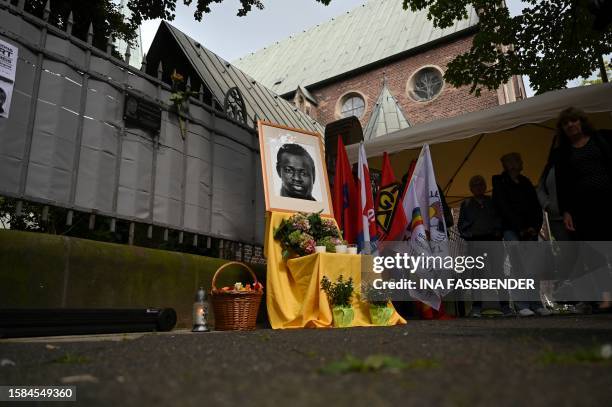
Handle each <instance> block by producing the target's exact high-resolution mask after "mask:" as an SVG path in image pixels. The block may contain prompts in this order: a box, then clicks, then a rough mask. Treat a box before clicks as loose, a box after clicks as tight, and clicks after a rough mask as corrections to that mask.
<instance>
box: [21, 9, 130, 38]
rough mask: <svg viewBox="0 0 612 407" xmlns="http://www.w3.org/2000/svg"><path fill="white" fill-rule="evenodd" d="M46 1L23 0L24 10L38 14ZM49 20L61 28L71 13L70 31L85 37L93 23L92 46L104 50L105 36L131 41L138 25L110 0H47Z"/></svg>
mask: <svg viewBox="0 0 612 407" xmlns="http://www.w3.org/2000/svg"><path fill="white" fill-rule="evenodd" d="M46 3H47V0H27V1H26V3H25V10H26V11H27V12H29V13H31V14H34V15H37V16H39V17H40V16H42V15H43V10H44V8H45V5H46ZM50 8H51V13H50V15H49V22H50V23H51V24H53V25H55V26H57V27H59V28H61V29H65V28H66V25H67V23H68V16H69V15H70V12H72V13H73V17H72V18H73V21H74V23H73V26H72V34H73V35H74V36H76V37H77V38H80V39H82V40H83V41H85V40H87V31H88V30H89V25H90V23H91V25H92V26H93V34H94V36H93V45H94V46H95V47H97V48H99V49H102V50H106V45H107V42H108V38H111V37H112V38H114V39H123V40H125V41H127V42H132V41H133V40H134V38H135V37H136V28H138V24H136V23H135V22H134V21H130V20H129V19H126V18H124V16H123V15H122V14H121V10H120V9H119V6H118V5H117V4H115V2H113V1H111V0H88V1H83V0H51V2H50Z"/></svg>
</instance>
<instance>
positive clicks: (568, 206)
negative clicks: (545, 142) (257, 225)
mask: <svg viewBox="0 0 612 407" xmlns="http://www.w3.org/2000/svg"><path fill="white" fill-rule="evenodd" d="M557 136H558V140H559V157H558V160H557V162H556V166H555V168H556V187H557V199H558V204H559V211H560V213H561V214H562V215H563V224H564V226H565V228H566V229H567V230H568V231H569V232H570V235H571V238H572V239H573V240H577V241H610V240H612V217H610V215H609V214H608V213H607V212H606V211H605V209H606V208H607V207H608V206H609V204H610V201H611V200H612V131H610V130H599V131H597V130H595V129H594V128H593V126H592V125H591V123H589V120H588V119H587V117H586V114H585V113H584V112H583V111H581V110H579V109H576V108H573V107H569V108H567V109H565V110H563V111H562V112H561V113H560V114H559V119H558V120H557ZM602 296H603V302H602V303H600V304H599V308H600V310H606V311H610V309H611V295H610V292H609V291H607V290H605V291H604V292H603V293H602Z"/></svg>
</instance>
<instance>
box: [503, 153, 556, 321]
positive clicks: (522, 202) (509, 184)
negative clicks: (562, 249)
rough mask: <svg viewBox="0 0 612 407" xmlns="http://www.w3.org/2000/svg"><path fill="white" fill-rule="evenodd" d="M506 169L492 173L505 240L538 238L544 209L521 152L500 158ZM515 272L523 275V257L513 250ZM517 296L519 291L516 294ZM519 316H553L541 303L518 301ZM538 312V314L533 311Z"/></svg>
mask: <svg viewBox="0 0 612 407" xmlns="http://www.w3.org/2000/svg"><path fill="white" fill-rule="evenodd" d="M501 163H502V165H503V168H504V171H503V172H502V173H501V174H500V175H494V176H493V202H494V203H495V206H496V208H497V210H498V212H499V214H500V216H501V220H502V230H503V237H504V240H508V241H511V240H523V241H530V240H531V241H537V240H538V233H539V231H540V229H541V228H542V221H543V215H542V208H541V207H540V202H539V201H538V195H537V193H536V190H535V188H534V186H533V184H532V183H531V181H530V180H529V178H527V177H525V176H524V175H521V172H522V171H523V160H522V158H521V155H520V154H519V153H509V154H506V155H504V156H502V157H501ZM510 260H511V263H512V265H513V267H514V268H515V273H517V274H520V273H521V271H520V269H519V267H520V258H519V256H518V254H517V253H515V252H511V256H510ZM517 295H518V293H517ZM515 305H516V307H517V309H518V313H519V315H520V316H523V317H527V316H532V315H535V313H538V314H539V315H542V316H544V315H550V314H551V313H550V311H548V310H547V309H546V308H544V307H543V306H542V303H541V302H538V301H532V302H525V301H515ZM534 311H535V313H534Z"/></svg>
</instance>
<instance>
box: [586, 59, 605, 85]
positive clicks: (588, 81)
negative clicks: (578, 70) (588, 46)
mask: <svg viewBox="0 0 612 407" xmlns="http://www.w3.org/2000/svg"><path fill="white" fill-rule="evenodd" d="M604 64H605V66H606V73H607V75H608V79H610V78H612V63H611V62H610V61H605V62H604ZM602 82H603V80H602V78H601V71H599V73H598V74H597V75H596V77H595V79H583V80H582V83H581V85H582V86H586V85H597V84H598V83H602Z"/></svg>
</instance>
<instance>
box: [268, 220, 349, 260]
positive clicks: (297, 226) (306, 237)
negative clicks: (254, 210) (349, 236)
mask: <svg viewBox="0 0 612 407" xmlns="http://www.w3.org/2000/svg"><path fill="white" fill-rule="evenodd" d="M274 239H275V240H278V241H279V242H280V244H281V246H282V248H283V258H284V259H288V258H289V257H290V256H292V255H297V256H305V255H308V254H312V253H314V252H315V246H316V245H317V242H319V243H320V245H321V246H323V245H324V246H326V247H327V248H328V250H329V248H330V246H328V243H329V244H330V245H331V242H332V240H330V239H337V240H339V241H341V240H342V238H341V236H340V231H339V230H338V228H337V227H336V224H335V222H334V221H333V219H328V218H322V217H321V214H320V213H310V214H306V213H301V212H298V213H296V214H293V215H291V217H289V218H287V219H283V221H282V222H281V224H280V225H279V226H278V227H277V228H275V229H274ZM325 239H327V240H325ZM334 247H335V245H334ZM329 251H333V250H329Z"/></svg>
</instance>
